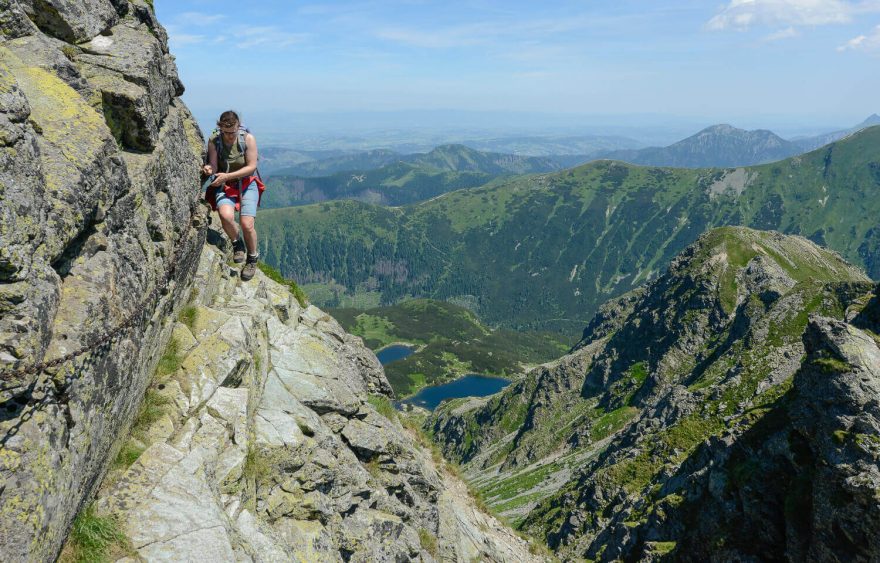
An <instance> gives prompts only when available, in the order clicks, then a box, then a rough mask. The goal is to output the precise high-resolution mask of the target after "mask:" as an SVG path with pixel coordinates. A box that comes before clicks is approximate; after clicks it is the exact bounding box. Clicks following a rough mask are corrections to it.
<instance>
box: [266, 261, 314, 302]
mask: <svg viewBox="0 0 880 563" xmlns="http://www.w3.org/2000/svg"><path fill="white" fill-rule="evenodd" d="M257 267H258V268H259V269H260V271H261V272H263V273H264V274H265V275H266V277H267V278H269V279H270V280H272V281H274V282H275V283H279V284H281V285H283V286H285V287H286V288H287V290H288V291H290V293H291V295H293V296H294V298H296V302H297V303H299V306H300V307H306V306H307V305H308V304H309V298H308V297H307V296H306V293H305V292H304V291H303V290H302V288H301V287H300V286H299V285H297V283H296V282H295V281H293V280H291V279H287V278H285V277H284V276H282V275H281V272H279V271H278V270H276V269H275V268H273V267H272V266H270V265H269V264H266V263H265V262H257Z"/></svg>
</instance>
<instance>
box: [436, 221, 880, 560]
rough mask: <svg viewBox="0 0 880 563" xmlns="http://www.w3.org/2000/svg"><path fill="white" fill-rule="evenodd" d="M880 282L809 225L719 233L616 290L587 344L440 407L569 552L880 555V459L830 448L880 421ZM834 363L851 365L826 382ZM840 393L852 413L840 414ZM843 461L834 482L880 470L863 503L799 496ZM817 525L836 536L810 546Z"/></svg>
mask: <svg viewBox="0 0 880 563" xmlns="http://www.w3.org/2000/svg"><path fill="white" fill-rule="evenodd" d="M873 289H874V286H873V285H872V284H871V282H870V281H869V280H868V279H867V278H866V277H865V276H864V274H863V273H861V272H860V271H859V270H858V269H856V268H854V267H852V266H850V265H848V264H846V263H845V262H844V261H843V260H842V259H841V258H840V257H839V256H838V255H836V254H834V253H833V252H829V251H827V250H824V249H822V248H820V247H818V246H816V245H815V244H813V243H812V242H810V241H808V240H806V239H803V238H800V237H791V236H784V235H781V234H779V233H773V232H761V231H754V230H751V229H745V228H724V229H718V230H714V231H710V232H708V233H706V234H704V235H702V236H701V237H700V239H699V240H698V241H697V243H695V244H694V245H692V246H691V247H688V248H687V249H686V250H685V251H684V252H682V253H681V254H680V255H679V256H678V257H677V258H676V259H675V260H674V261H673V262H672V264H671V265H670V268H669V270H668V271H667V272H666V273H665V274H663V275H662V276H661V277H660V278H658V279H657V280H656V281H654V282H652V283H650V284H648V285H647V286H645V287H644V288H643V289H641V290H639V291H638V292H635V293H633V294H630V295H625V296H623V297H621V298H619V299H617V300H614V301H612V302H610V303H608V304H607V305H606V306H605V307H603V309H602V310H601V311H600V313H599V314H598V315H597V316H596V318H595V319H594V320H593V322H591V323H590V325H589V326H588V327H587V330H586V331H585V335H584V339H583V341H582V342H581V343H579V344H578V345H577V346H576V347H575V349H574V350H573V351H572V353H571V354H569V355H568V356H565V357H563V358H561V359H560V360H559V361H557V362H554V363H551V364H547V365H544V366H540V367H539V368H537V369H535V370H533V371H531V372H530V373H528V374H526V376H525V377H524V378H523V379H522V380H521V381H519V382H518V383H516V384H514V385H511V386H510V387H508V388H507V389H505V391H503V392H502V393H500V394H498V395H497V396H495V397H492V398H489V399H481V400H479V401H477V400H470V401H453V402H451V403H447V404H445V405H441V407H440V408H439V409H438V410H437V411H435V414H434V415H433V417H431V418H429V419H428V421H427V424H428V426H429V427H430V428H431V430H432V431H433V433H434V436H435V438H436V439H437V440H438V442H439V443H440V445H441V447H442V449H443V451H444V452H445V453H446V455H447V456H449V457H450V458H451V459H453V460H456V461H459V462H462V463H463V467H464V470H465V475H466V476H467V477H468V478H469V479H470V481H471V483H472V485H473V486H475V487H476V488H477V489H478V490H479V491H480V492H481V493H482V494H483V496H484V498H485V500H486V502H487V503H488V504H489V505H490V506H491V507H493V508H495V509H496V510H498V511H500V513H501V514H502V515H503V516H505V517H506V518H508V519H511V520H513V521H514V522H515V523H516V524H517V525H518V526H519V527H520V528H521V529H523V530H525V531H528V532H530V533H531V534H533V535H535V536H538V537H544V538H545V539H546V541H547V543H548V545H549V546H550V547H551V548H552V549H554V551H555V552H556V554H557V555H558V556H560V557H561V558H562V559H565V560H580V559H584V558H585V559H590V560H601V561H614V560H659V559H664V558H671V559H682V560H693V561H701V560H707V559H709V558H710V556H715V555H717V554H720V553H724V554H726V555H723V556H719V557H721V560H725V561H728V560H729V561H734V560H740V561H752V560H760V559H761V558H762V557H770V558H776V559H784V558H788V559H790V560H804V558H805V557H806V558H807V559H809V558H810V557H812V558H813V559H818V560H829V559H833V558H834V557H837V558H841V559H842V560H843V559H846V556H847V554H850V553H853V554H856V555H858V556H865V557H867V558H868V559H871V558H876V557H878V553H880V552H877V551H876V549H875V547H874V545H873V544H872V543H871V542H872V541H874V540H865V539H864V538H863V536H864V534H865V533H866V532H865V530H866V529H867V528H865V527H864V526H869V525H871V523H872V522H875V519H876V514H875V508H876V506H875V507H873V508H872V507H870V506H869V505H870V501H869V499H870V498H872V497H871V495H877V494H880V492H878V491H880V489H877V488H876V487H874V485H872V484H871V483H873V479H874V476H875V472H876V469H877V467H876V461H877V460H876V459H873V462H872V461H871V458H869V457H862V458H860V459H859V461H858V462H855V461H854V462H853V464H852V465H849V464H848V463H847V462H842V461H841V460H840V457H839V452H836V451H831V450H829V449H828V446H829V445H830V444H831V443H832V442H833V441H834V440H835V439H836V440H843V441H842V442H841V443H847V444H848V443H849V442H846V440H849V439H850V438H848V437H847V438H846V439H844V435H843V434H841V433H840V432H838V433H837V434H835V432H837V430H839V429H842V431H843V432H855V433H857V434H860V435H861V434H864V436H862V437H861V438H858V439H859V440H861V443H863V444H869V445H870V444H871V443H873V442H872V440H874V439H875V438H877V437H878V436H880V434H878V433H877V432H876V428H875V421H873V419H870V420H866V421H865V422H864V423H861V424H857V425H856V426H859V428H862V430H850V428H851V427H852V424H854V423H853V420H852V418H851V417H853V416H855V414H856V413H858V412H861V411H870V409H869V408H868V407H869V406H870V405H871V404H872V403H871V401H874V402H876V400H877V399H876V395H875V394H873V391H872V389H873V383H871V382H870V378H869V377H868V376H869V375H870V374H871V373H872V370H874V369H875V368H867V367H866V368H865V369H866V371H867V373H866V374H864V375H863V374H861V373H858V372H856V373H850V369H849V368H848V367H847V366H849V365H853V366H855V365H865V366H867V365H870V364H871V363H872V362H873V359H872V358H874V356H875V355H876V351H875V350H874V349H873V348H874V347H875V344H874V343H873V341H872V340H871V338H872V337H870V336H869V333H867V332H863V333H861V334H857V333H859V332H860V331H859V330H858V329H856V328H854V327H852V326H851V325H847V324H846V323H845V322H844V321H845V319H856V320H854V321H853V322H857V321H861V322H862V323H864V324H865V326H867V324H868V322H869V321H868V320H867V319H869V318H870V319H874V320H876V319H877V318H878V316H880V315H878V314H877V310H878V307H877V306H876V305H871V303H874V302H873V301H872V302H870V303H869V299H870V297H871V292H872V290H873ZM866 303H868V305H867V306H866ZM863 309H864V310H863ZM860 311H861V312H860ZM811 315H812V316H811ZM823 318H824V319H826V320H825V321H820V319H823ZM823 327H824V328H823ZM847 327H848V328H847ZM875 328H878V327H877V325H874V326H873V327H871V328H870V330H875ZM878 329H880V328H878ZM834 343H837V344H834ZM835 346H837V348H839V350H837V348H835ZM823 350H824V351H823ZM835 350H837V351H835ZM850 356H852V357H854V358H860V361H859V362H856V361H855V360H854V359H849V358H850ZM876 369H878V370H880V365H877V366H876ZM822 370H825V372H828V373H830V372H829V371H828V370H831V371H835V372H840V373H841V374H846V373H850V375H841V376H840V378H839V380H838V381H837V382H835V383H832V382H830V381H824V382H822V384H821V385H817V383H818V382H820V381H822V380H821V379H820V375H819V374H820V373H825V372H823V371H822ZM825 377H826V379H827V375H826V376H825ZM871 377H873V376H872V375H871ZM860 378H861V379H860ZM859 380H861V381H862V383H861V384H858V385H857V384H856V383H857V382H858V381H859ZM809 381H813V383H808V382H809ZM859 385H861V386H863V387H864V389H863V390H862V391H863V392H862V393H861V395H860V396H861V398H859V399H856V398H854V397H856V392H855V391H854V389H857V388H858V387H859ZM820 387H821V389H820ZM796 397H800V398H799V399H797V400H796V399H795V398H796ZM798 404H799V405H801V406H800V407H797V408H795V407H793V406H791V405H798ZM822 404H826V405H830V404H835V405H838V407H839V408H840V410H841V411H842V412H841V413H840V415H838V418H837V422H836V424H838V426H835V427H834V428H833V429H832V428H831V427H832V426H834V424H835V423H833V422H832V421H829V420H825V421H823V417H825V418H827V417H828V416H829V415H831V414H832V413H831V412H828V411H829V409H828V407H823V406H820V405H822ZM807 405H812V406H807ZM792 409H794V410H792ZM795 412H812V414H808V415H804V414H800V415H798V416H795V414H794V413H795ZM820 414H821V415H822V416H820ZM872 416H873V415H872ZM796 420H799V421H801V422H796ZM808 422H809V424H808ZM817 424H818V425H819V428H820V430H818V431H815V430H811V429H810V428H815V427H816V426H815V425H817ZM768 435H774V436H777V438H776V441H773V442H770V443H766V444H765V442H764V441H763V440H764V438H766V437H767V436H768ZM789 436H794V437H793V438H792V440H793V441H792V442H791V444H789V443H788V442H787V441H786V440H788V437H789ZM835 436H836V437H835ZM846 436H849V434H847V435H846ZM853 436H855V434H853ZM865 436H867V437H865ZM783 438H784V439H783ZM877 439H880V438H877ZM750 440H751V441H750ZM829 440H830V441H831V442H829ZM852 440H856V438H855V437H853V438H852ZM872 447H873V446H872ZM762 448H763V449H762ZM744 451H745V452H748V453H746V454H744V455H743V454H742V452H744ZM805 452H811V453H810V454H809V456H807V459H804V458H802V457H798V456H801V454H803V453H805ZM786 456H787V458H788V462H787V463H789V465H787V466H786V465H785V463H786V462H785V460H784V459H783V460H780V457H781V458H785V457H786ZM821 459H824V460H827V461H826V462H818V461H817V462H816V464H818V465H816V464H814V463H813V461H810V460H821ZM730 460H733V461H732V462H731V463H729V462H730ZM832 461H834V463H835V464H836V465H835V467H837V469H835V470H834V472H835V473H836V474H835V475H833V476H826V478H827V479H828V480H830V481H841V480H842V481H846V480H847V479H856V480H858V481H859V482H860V483H861V482H864V483H866V485H865V487H866V488H865V489H864V490H863V491H862V492H860V493H859V494H858V495H856V494H855V493H851V496H852V498H854V499H856V502H857V505H858V507H859V508H853V510H852V512H851V513H850V514H848V515H846V516H845V517H841V516H839V512H840V511H839V510H838V509H837V508H829V506H828V503H827V502H826V501H827V500H828V498H830V497H827V495H826V497H822V498H820V497H818V496H817V497H815V499H814V500H813V501H809V502H811V503H812V504H810V505H809V506H806V505H805V504H798V503H800V502H801V499H802V497H803V498H812V497H810V496H809V491H807V492H805V493H804V494H803V495H802V494H801V493H802V492H803V491H801V489H799V488H798V487H804V486H806V485H805V483H809V482H811V479H813V475H814V473H810V471H812V470H811V469H809V468H811V467H815V468H819V467H825V465H823V463H828V464H830V463H831V462H832ZM871 463H873V464H874V466H873V467H872V466H871ZM829 466H830V465H829ZM818 471H819V470H818V469H817V470H816V472H815V478H816V479H818V477H819V472H818ZM848 471H849V473H847V472H848ZM856 474H857V475H859V477H856ZM762 480H763V481H764V484H763V485H760V483H759V482H760V481H762ZM816 483H817V484H816V486H817V487H820V488H821V487H826V485H822V484H819V483H818V481H817V482H816ZM759 485H760V486H759ZM829 486H830V485H829ZM872 487H874V488H873V489H872ZM771 489H772V490H771ZM749 491H752V492H749ZM754 491H758V492H756V493H754V494H753V492H754ZM829 494H830V493H829ZM848 494H850V493H848ZM835 498H837V499H838V500H840V499H842V498H850V497H849V496H847V497H842V496H839V495H838V496H837V497H835ZM878 498H880V497H878ZM874 502H875V505H876V501H874ZM793 513H797V514H801V515H806V516H804V517H806V518H812V519H813V521H814V522H815V523H816V524H815V525H814V526H813V528H810V527H809V526H807V527H806V528H803V527H802V525H801V523H798V522H796V516H793ZM859 518H863V519H864V520H865V522H867V524H865V525H864V526H862V525H860V524H856V522H858V519H859ZM819 521H822V522H824V523H823V524H821V525H820V524H819V523H818V522H819ZM730 522H733V523H732V524H730V525H728V523H730ZM780 523H781V524H780ZM787 526H794V527H795V528H796V529H794V530H793V529H789V528H787ZM837 528H839V529H840V530H842V531H840V532H837V531H834V530H836V529H837ZM811 529H812V530H813V532H815V533H816V534H820V533H821V534H824V535H823V536H822V539H821V540H815V541H814V543H813V544H810V545H805V544H804V541H806V540H805V538H808V537H809V534H810V533H811V532H809V530H811ZM737 530H740V531H741V533H740V532H738V531H737ZM804 530H807V531H804ZM829 530H831V531H830V532H829ZM759 537H760V538H761V540H760V541H759V540H758V539H756V538H759ZM847 537H848V538H850V540H849V541H850V542H851V543H854V544H856V545H860V542H861V543H863V544H865V548H864V549H862V548H859V549H857V550H852V549H851V548H850V547H847V546H849V545H850V544H849V543H846V542H843V540H842V539H841V538H847ZM787 538H788V539H791V541H790V542H789V543H787V541H788V540H787ZM863 540H864V541H863ZM722 547H723V549H722ZM823 550H824V551H823ZM762 554H763V555H762ZM767 554H770V555H767Z"/></svg>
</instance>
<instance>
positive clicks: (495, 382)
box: [401, 375, 510, 411]
mask: <svg viewBox="0 0 880 563" xmlns="http://www.w3.org/2000/svg"><path fill="white" fill-rule="evenodd" d="M508 385H510V380H509V379H503V378H500V377H486V376H483V375H466V376H464V377H462V378H459V379H456V380H455V381H452V382H450V383H444V384H443V385H435V386H433V387H425V388H424V389H422V390H421V391H419V392H418V394H416V395H414V396H412V397H410V398H409V399H404V400H403V401H401V402H402V403H409V404H411V405H416V406H419V407H423V408H426V409H428V410H431V411H432V410H434V409H436V408H437V405H439V404H440V402H441V401H443V400H444V399H457V398H459V397H485V396H486V395H491V394H493V393H497V392H499V391H501V390H502V389H504V388H505V387H507V386H508Z"/></svg>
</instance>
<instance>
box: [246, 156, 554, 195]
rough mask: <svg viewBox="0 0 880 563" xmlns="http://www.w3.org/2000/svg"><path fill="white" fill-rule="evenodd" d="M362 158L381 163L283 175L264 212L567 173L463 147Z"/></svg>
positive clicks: (335, 163) (329, 164) (338, 160)
mask: <svg viewBox="0 0 880 563" xmlns="http://www.w3.org/2000/svg"><path fill="white" fill-rule="evenodd" d="M361 156H362V157H363V159H365V160H366V161H375V162H376V167H373V168H371V169H364V168H353V167H352V165H354V164H356V163H359V162H361V161H360V160H358V159H359V158H360V157H358V156H357V155H346V156H341V157H335V158H333V159H329V160H327V161H320V163H323V165H324V166H325V167H326V168H327V169H328V170H333V171H334V173H333V174H331V175H327V176H320V177H302V176H296V175H290V174H289V172H290V171H291V170H292V169H287V170H279V171H277V172H276V173H275V174H273V175H272V176H271V177H269V178H268V180H267V182H268V190H267V191H266V192H265V193H264V195H263V200H262V205H263V207H266V208H271V207H287V206H291V205H304V204H308V203H316V202H321V201H327V200H336V199H356V200H359V201H364V202H368V203H375V204H379V205H404V204H407V203H414V202H418V201H424V200H426V199H430V198H432V197H434V196H437V195H440V194H444V193H446V192H450V191H454V190H458V189H462V188H472V187H476V186H481V185H483V184H485V183H487V182H488V181H489V180H491V179H493V178H496V177H498V176H510V175H514V174H528V173H535V172H548V171H553V170H559V169H560V168H561V166H560V165H558V164H556V163H555V162H554V161H552V160H549V159H546V158H537V157H526V156H517V155H512V154H499V153H488V152H481V151H477V150H474V149H470V148H468V147H465V146H463V145H442V146H439V147H437V148H435V149H434V150H432V151H431V152H428V153H424V154H422V153H418V154H411V155H395V154H394V153H390V152H389V151H371V152H370V153H364V154H363V155H361ZM320 163H315V164H314V166H317V165H318V164H320ZM303 166H307V165H303ZM304 171H305V170H304Z"/></svg>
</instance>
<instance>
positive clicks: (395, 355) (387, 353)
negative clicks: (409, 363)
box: [376, 344, 415, 366]
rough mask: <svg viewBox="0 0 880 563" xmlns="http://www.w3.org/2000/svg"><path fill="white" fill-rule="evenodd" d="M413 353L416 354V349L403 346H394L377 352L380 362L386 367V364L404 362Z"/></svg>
mask: <svg viewBox="0 0 880 563" xmlns="http://www.w3.org/2000/svg"><path fill="white" fill-rule="evenodd" d="M413 352H415V349H414V348H411V347H409V346H403V345H402V344H394V345H393V346H389V347H387V348H382V349H381V350H379V351H378V352H376V357H377V358H379V362H380V363H381V364H382V365H383V366H384V365H385V364H390V363H391V362H394V361H397V360H402V359H404V358H405V357H407V356H409V355H410V354H412V353H413Z"/></svg>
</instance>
